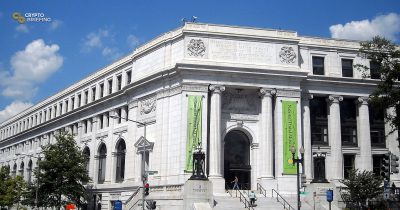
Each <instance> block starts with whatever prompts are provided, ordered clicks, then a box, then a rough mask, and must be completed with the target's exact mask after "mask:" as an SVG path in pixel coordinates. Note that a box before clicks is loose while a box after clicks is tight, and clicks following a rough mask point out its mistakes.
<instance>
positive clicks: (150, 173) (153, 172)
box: [146, 171, 158, 175]
mask: <svg viewBox="0 0 400 210" xmlns="http://www.w3.org/2000/svg"><path fill="white" fill-rule="evenodd" d="M146 172H147V173H148V174H149V175H154V174H158V171H146Z"/></svg>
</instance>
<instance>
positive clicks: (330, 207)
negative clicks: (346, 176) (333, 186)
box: [329, 202, 332, 210]
mask: <svg viewBox="0 0 400 210" xmlns="http://www.w3.org/2000/svg"><path fill="white" fill-rule="evenodd" d="M331 203H332V202H329V210H331V209H332V206H331Z"/></svg>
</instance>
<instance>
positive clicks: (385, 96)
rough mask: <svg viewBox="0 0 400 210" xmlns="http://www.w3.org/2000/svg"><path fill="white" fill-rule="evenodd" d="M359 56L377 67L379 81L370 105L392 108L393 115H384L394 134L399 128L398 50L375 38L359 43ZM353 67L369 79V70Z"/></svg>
mask: <svg viewBox="0 0 400 210" xmlns="http://www.w3.org/2000/svg"><path fill="white" fill-rule="evenodd" d="M360 54H361V55H362V56H363V57H364V58H366V59H369V60H370V61H371V63H373V64H375V66H376V67H377V72H376V73H377V74H379V75H380V81H379V84H378V86H377V87H376V89H375V90H374V92H373V93H372V94H371V99H372V103H373V105H375V106H378V107H381V108H385V109H387V108H394V110H395V112H394V113H393V114H389V115H386V118H387V120H388V121H389V122H390V123H391V125H392V132H394V131H396V130H398V129H399V127H400V105H399V101H400V82H399V79H400V63H399V61H400V60H399V59H400V48H399V47H398V46H396V45H395V44H394V43H392V42H391V41H389V40H387V39H385V38H382V37H379V36H376V37H374V38H372V40H370V41H366V42H361V49H360ZM355 67H356V68H357V69H358V70H360V71H361V72H362V73H363V76H364V78H368V77H370V73H369V72H370V71H369V70H370V68H368V67H367V66H365V65H360V64H358V65H355ZM395 113H397V114H395Z"/></svg>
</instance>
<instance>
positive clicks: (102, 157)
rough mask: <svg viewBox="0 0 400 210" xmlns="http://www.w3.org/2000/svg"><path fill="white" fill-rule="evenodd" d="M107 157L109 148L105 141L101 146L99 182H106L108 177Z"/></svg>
mask: <svg viewBox="0 0 400 210" xmlns="http://www.w3.org/2000/svg"><path fill="white" fill-rule="evenodd" d="M106 157H107V148H106V145H105V144H104V143H103V144H101V145H100V147H99V173H98V183H99V184H102V183H104V180H105V179H106Z"/></svg>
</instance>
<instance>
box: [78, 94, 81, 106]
mask: <svg viewBox="0 0 400 210" xmlns="http://www.w3.org/2000/svg"><path fill="white" fill-rule="evenodd" d="M81 102H82V96H81V94H79V95H78V107H81Z"/></svg>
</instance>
